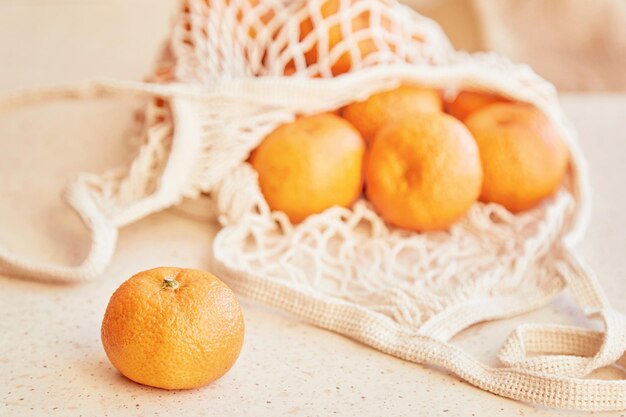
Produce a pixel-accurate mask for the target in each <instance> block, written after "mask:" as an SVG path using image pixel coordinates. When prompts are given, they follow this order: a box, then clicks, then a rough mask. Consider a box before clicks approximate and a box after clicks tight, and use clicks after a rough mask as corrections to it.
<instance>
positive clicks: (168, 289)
mask: <svg viewBox="0 0 626 417" xmlns="http://www.w3.org/2000/svg"><path fill="white" fill-rule="evenodd" d="M243 336H244V322H243V315H242V313H241V309H240V308H239V303H238V301H237V298H236V297H235V294H234V293H233V292H232V291H231V289H230V288H228V287H227V286H226V284H224V283H223V282H222V281H220V280H219V279H218V278H217V277H215V276H214V275H213V274H211V273H209V272H205V271H199V270H194V269H181V268H169V267H161V268H155V269H150V270H148V271H144V272H140V273H138V274H136V275H134V276H133V277H131V278H130V279H129V280H127V281H126V282H124V283H123V284H122V285H121V286H120V287H119V288H118V289H117V290H116V291H115V293H114V294H113V296H112V297H111V300H110V301H109V304H108V306H107V309H106V313H105V315H104V319H103V321H102V345H103V346H104V350H105V352H106V354H107V356H108V358H109V360H110V361H111V363H112V364H113V366H115V368H117V369H118V370H119V371H120V372H121V373H122V374H123V375H124V376H126V377H127V378H129V379H131V380H133V381H135V382H138V383H140V384H144V385H149V386H153V387H158V388H164V389H188V388H197V387H201V386H203V385H206V384H209V383H210V382H212V381H214V380H216V379H218V378H220V377H221V376H222V375H224V374H225V373H226V372H227V371H228V370H229V369H230V368H231V367H232V366H233V364H234V363H235V361H236V360H237V357H238V356H239V352H240V351H241V347H242V345H243Z"/></svg>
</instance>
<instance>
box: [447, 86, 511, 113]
mask: <svg viewBox="0 0 626 417" xmlns="http://www.w3.org/2000/svg"><path fill="white" fill-rule="evenodd" d="M503 102H508V100H507V99H505V98H504V97H502V96H500V95H498V94H494V93H486V92H480V91H466V90H464V91H461V92H459V94H457V96H456V97H455V98H454V100H452V101H451V102H449V103H447V104H446V111H447V112H448V113H450V114H451V115H452V116H454V117H456V118H457V119H459V120H461V121H463V120H465V118H466V117H468V116H469V115H470V114H472V113H474V112H475V111H477V110H480V109H482V108H483V107H485V106H488V105H490V104H493V103H503Z"/></svg>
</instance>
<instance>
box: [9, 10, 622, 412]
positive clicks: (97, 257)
mask: <svg viewBox="0 0 626 417" xmlns="http://www.w3.org/2000/svg"><path fill="white" fill-rule="evenodd" d="M321 3H327V2H323V1H321V0H313V1H304V0H298V1H286V0H285V1H280V0H241V1H234V0H233V1H226V0H214V1H211V2H209V4H207V2H204V1H200V0H190V1H189V2H187V3H185V4H183V8H182V10H181V13H180V15H179V16H178V19H177V21H176V22H175V25H174V29H173V32H172V36H171V39H170V41H169V42H168V44H167V47H166V50H165V53H164V55H163V57H162V59H161V60H160V61H159V65H158V68H157V70H156V71H155V75H154V76H153V78H152V81H153V82H150V83H131V82H96V83H91V84H87V85H79V86H74V87H72V88H69V87H59V88H51V89H44V90H36V91H27V92H18V93H15V94H13V95H11V96H7V97H4V98H3V99H2V100H1V101H0V111H2V110H4V111H6V110H10V109H12V108H15V107H17V106H24V105H29V104H33V103H37V102H41V101H43V100H50V99H78V98H80V99H83V98H86V97H102V96H108V95H112V94H115V95H118V94H144V95H150V96H155V99H153V100H152V101H151V104H150V105H149V106H148V107H147V108H146V110H145V120H144V124H143V129H142V131H141V138H142V143H143V144H142V146H141V148H140V149H139V150H138V153H137V156H136V158H135V160H134V161H133V163H132V164H131V165H130V166H129V167H125V168H121V169H115V170H111V171H109V172H107V173H105V174H103V175H91V174H85V175H81V176H80V177H79V178H78V179H77V180H76V181H75V182H73V183H72V184H71V185H70V186H69V187H68V193H67V195H66V197H67V200H68V203H69V204H70V205H71V206H72V207H73V208H74V209H75V210H76V211H77V212H78V214H79V215H80V216H81V217H82V219H83V220H84V222H85V224H86V225H87V227H89V228H90V229H91V231H92V235H93V245H92V248H91V251H90V253H89V255H88V257H87V259H86V260H85V261H84V262H83V264H81V265H80V266H75V267H68V266H59V265H48V264H38V263H35V262H32V261H31V260H27V259H21V258H18V257H16V256H14V255H13V254H11V253H9V252H7V251H6V250H3V249H0V266H1V267H2V269H3V270H4V271H5V272H6V273H10V274H14V275H19V276H23V277H27V278H31V279H39V280H43V281H67V282H79V281H86V280H90V279H94V278H96V277H98V276H99V274H100V273H101V272H102V270H103V269H104V268H105V267H106V265H107V264H108V263H109V261H110V258H111V256H112V253H113V251H114V248H115V241H116V236H117V229H118V228H120V227H122V226H124V225H126V224H128V223H131V222H133V221H135V220H137V219H139V218H141V217H144V216H146V215H148V214H150V213H153V212H155V211H158V210H161V209H163V208H166V207H170V206H173V205H176V204H178V203H180V202H181V200H182V199H183V198H184V197H189V198H198V197H199V196H200V195H201V193H208V194H210V196H211V201H212V202H213V203H214V204H215V207H216V212H217V216H218V220H219V222H220V223H221V225H222V226H223V227H222V229H221V230H220V232H219V233H218V235H217V236H216V238H215V241H214V260H215V265H214V269H215V272H216V273H218V274H219V275H220V276H222V277H224V278H225V279H226V280H227V282H228V283H229V284H230V285H231V286H232V287H233V288H234V289H235V290H236V291H237V292H238V293H239V294H242V295H246V296H250V297H252V298H255V299H257V300H260V301H262V302H265V303H267V304H269V305H272V306H275V307H279V308H281V309H284V310H287V311H290V312H292V313H294V314H296V315H298V316H300V317H302V318H305V319H307V320H309V321H310V322H312V323H314V324H316V325H318V326H321V327H324V328H327V329H331V330H334V331H336V332H339V333H342V334H345V335H347V336H349V337H352V338H354V339H357V340H359V341H362V342H363V343H366V344H368V345H370V346H372V347H374V348H376V349H379V350H381V351H383V352H386V353H389V354H391V355H394V356H397V357H400V358H403V359H406V360H410V361H415V362H420V363H428V364H433V365H437V366H442V367H444V368H446V369H449V370H451V371H453V372H455V373H456V374H458V375H459V376H460V377H462V378H464V379H466V380H467V381H469V382H470V383H472V384H474V385H476V386H478V387H480V388H482V389H485V390H488V391H491V392H493V393H496V394H498V395H502V396H505V397H509V398H514V399H518V400H522V401H529V402H534V403H538V404H544V405H548V406H553V407H562V408H571V409H580V410H622V409H626V382H625V381H623V380H619V381H614V380H611V381H604V380H589V379H583V377H584V376H585V375H588V374H589V373H590V372H591V371H593V370H595V369H597V368H600V367H603V366H607V365H610V364H613V363H616V362H617V363H618V364H622V365H623V364H625V363H626V360H625V359H624V358H623V357H622V354H623V353H624V349H625V348H626V321H625V320H624V316H623V315H621V314H620V313H618V312H616V311H615V310H613V309H612V307H611V306H610V305H609V304H608V302H607V300H606V298H605V296H604V295H603V293H602V291H601V289H600V288H599V287H598V285H597V282H596V280H595V279H594V277H593V275H592V273H591V272H590V271H589V270H588V269H586V268H585V267H584V266H583V265H582V264H581V263H580V261H579V260H578V258H577V257H576V255H575V254H574V252H573V250H572V245H573V244H575V242H576V241H577V240H578V239H579V238H580V237H581V236H582V234H583V231H584V228H585V224H586V220H587V217H588V206H589V204H588V192H587V191H588V185H587V173H586V171H585V166H584V161H583V159H582V156H581V154H580V150H579V148H578V146H577V144H576V137H575V133H574V132H573V131H572V129H571V128H570V126H569V125H568V123H567V121H566V120H565V119H564V117H563V114H562V111H561V109H560V107H559V105H558V102H557V99H556V95H555V91H554V89H553V88H552V86H551V85H549V84H548V83H546V82H545V81H543V80H542V79H540V78H539V77H538V76H536V75H535V74H534V73H533V72H532V71H531V70H530V69H529V68H527V67H524V66H516V65H513V64H511V63H510V62H508V61H507V60H505V59H504V58H502V57H499V56H496V55H492V54H483V55H467V54H464V53H460V52H456V51H453V50H452V48H451V47H450V45H449V43H448V41H447V39H446V38H445V36H444V35H443V33H442V32H441V30H440V29H439V27H438V26H437V25H436V24H435V23H433V22H432V21H430V20H427V19H425V18H423V17H421V16H419V15H417V14H415V13H414V12H412V11H410V10H409V9H407V8H406V7H404V6H401V5H399V4H397V3H395V2H393V1H391V0H386V1H366V0H361V1H354V0H353V1H348V0H341V1H339V2H338V3H337V4H340V8H339V12H338V13H335V14H332V15H330V16H324V15H323V14H322V13H320V10H322V9H321V7H320V6H321ZM325 7H328V6H325ZM359 16H366V17H367V19H368V20H369V23H370V24H369V26H368V27H366V28H364V29H357V28H356V25H355V26H354V27H352V29H351V25H352V24H353V22H355V21H357V20H358V19H357V18H358V17H359ZM307 19H310V20H309V22H314V23H312V24H311V26H312V27H313V30H312V31H311V32H310V33H309V34H308V36H302V34H301V30H300V29H302V28H303V27H305V26H306V25H304V26H303V25H302V22H307ZM335 25H339V26H340V27H341V32H339V33H342V35H341V39H340V41H339V42H338V43H337V44H336V45H334V46H333V47H332V48H330V50H329V48H328V44H329V42H328V41H327V39H328V33H329V31H328V29H329V27H330V28H332V27H333V26H335ZM368 42H371V43H369V44H368ZM363 45H376V47H375V48H371V49H370V50H369V51H367V48H365V50H366V51H365V52H363V50H364V49H362V48H363ZM311 48H316V57H315V59H314V60H313V61H314V62H311V61H312V60H311V53H310V52H307V51H310V50H311ZM346 57H349V60H348V62H349V63H350V64H351V69H350V72H349V73H346V74H343V75H341V76H338V77H334V78H333V77H331V75H332V72H333V68H335V70H336V68H337V63H338V62H340V61H341V60H344V61H343V62H344V63H345V62H346V61H345V60H346ZM307 61H309V62H308V63H307ZM285 72H287V73H290V74H291V75H292V76H290V77H285V76H283V74H284V73H285ZM166 81H167V82H166ZM402 83H415V84H419V85H427V86H432V87H436V88H441V89H444V90H445V91H446V92H447V93H448V94H454V92H455V91H457V90H458V89H476V90H485V91H492V92H497V93H499V94H502V95H504V96H507V97H510V98H512V99H515V100H520V101H524V102H529V103H532V104H534V105H535V106H537V107H538V108H539V109H541V110H542V111H544V112H545V113H546V114H547V115H548V116H549V117H550V118H551V119H552V120H553V122H554V123H555V125H556V126H557V128H558V129H559V130H560V132H561V134H562V135H563V137H564V138H566V139H567V140H568V143H569V146H570V149H571V152H572V166H571V170H570V174H569V178H568V180H567V182H566V184H565V185H564V186H563V187H562V189H561V190H559V191H558V192H557V193H556V194H555V195H554V196H553V197H552V198H550V199H549V200H548V201H546V202H545V203H544V204H542V205H541V206H539V207H537V208H535V209H533V210H531V211H528V212H525V213H523V214H518V215H513V214H511V213H509V212H507V211H506V210H505V209H504V208H502V207H500V206H498V205H493V204H491V205H489V204H488V205H486V204H480V203H477V204H475V205H474V206H473V208H472V209H471V210H470V212H469V213H468V215H467V216H466V217H465V218H464V219H463V220H461V221H460V222H459V223H458V224H456V225H454V226H453V227H452V228H451V229H450V230H449V231H446V232H430V233H421V234H418V233H412V232H408V231H403V230H398V229H395V228H392V227H389V226H388V225H386V224H385V223H384V222H383V221H382V220H381V219H380V218H379V217H378V216H377V215H376V213H375V212H374V211H373V210H372V208H371V207H370V206H369V204H368V203H367V202H366V201H358V202H357V203H356V204H355V205H354V207H353V208H352V209H345V208H338V207H335V208H331V209H329V210H326V211H325V212H323V213H321V214H319V215H315V216H311V217H309V218H308V219H307V220H305V221H304V222H303V223H301V224H298V225H292V224H291V223H290V222H289V220H288V219H287V218H286V216H285V215H284V214H283V213H279V212H271V211H270V210H269V208H268V206H267V204H266V203H265V201H264V199H263V197H262V195H261V193H260V190H259V187H258V183H257V180H256V175H255V172H254V170H252V169H251V167H250V166H249V165H248V164H247V163H246V162H245V161H246V159H247V156H248V155H249V153H250V151H251V150H252V149H254V148H255V147H256V146H257V145H258V143H259V142H260V141H261V140H262V139H263V137H264V136H265V135H266V134H267V133H269V132H270V131H272V130H273V129H274V128H275V127H277V126H278V125H280V124H281V123H285V122H288V121H290V120H293V118H294V117H295V115H296V114H314V113H319V112H323V111H328V110H332V109H336V108H338V107H341V106H343V105H345V104H347V103H350V102H353V101H355V100H361V99H364V98H366V97H368V96H369V95H371V94H372V93H374V92H378V91H382V90H386V89H390V88H393V87H395V86H397V85H399V84H402ZM566 286H567V287H569V288H570V289H571V291H572V293H573V294H574V296H575V298H576V301H577V302H578V304H579V305H580V306H581V308H583V309H584V311H585V313H586V314H588V315H589V316H591V317H595V318H598V319H600V320H602V321H603V322H604V324H605V329H604V331H603V332H597V331H592V330H586V329H579V328H573V327H567V326H538V325H526V326H522V327H520V328H519V329H517V330H516V331H515V332H514V333H513V334H512V335H511V336H510V337H509V339H508V340H507V341H506V343H505V345H504V346H503V348H502V350H501V352H500V361H501V366H500V367H490V366H487V365H484V364H482V363H480V362H478V361H477V360H476V359H474V358H473V357H471V356H470V355H468V354H467V353H465V352H463V351H462V350H460V349H459V348H457V347H455V346H453V345H452V344H450V343H449V341H450V339H451V338H452V337H453V336H454V335H456V334H457V333H458V332H460V331H461V330H463V329H464V328H466V327H468V326H470V325H472V324H474V323H477V322H482V321H486V320H493V319H498V318H503V317H509V316H511V315H514V314H518V313H521V312H524V311H527V310H530V309H533V308H536V307H538V306H540V305H543V304H545V303H547V302H548V301H550V300H551V299H552V298H553V297H554V296H555V295H556V294H557V293H559V292H560V291H561V290H562V289H564V288H565V287H566Z"/></svg>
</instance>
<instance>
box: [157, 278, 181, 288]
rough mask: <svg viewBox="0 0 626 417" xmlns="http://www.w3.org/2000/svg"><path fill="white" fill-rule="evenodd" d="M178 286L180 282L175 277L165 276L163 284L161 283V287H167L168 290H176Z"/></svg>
mask: <svg viewBox="0 0 626 417" xmlns="http://www.w3.org/2000/svg"><path fill="white" fill-rule="evenodd" d="M178 287H180V284H179V283H178V281H176V279H175V278H173V277H165V278H163V285H161V288H166V289H168V290H175V289H177V288H178Z"/></svg>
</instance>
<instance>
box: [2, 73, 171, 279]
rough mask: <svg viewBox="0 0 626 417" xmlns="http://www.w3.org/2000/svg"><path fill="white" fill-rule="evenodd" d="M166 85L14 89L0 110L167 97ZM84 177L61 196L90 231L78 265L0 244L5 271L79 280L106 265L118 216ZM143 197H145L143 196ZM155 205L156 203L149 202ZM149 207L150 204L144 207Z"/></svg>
mask: <svg viewBox="0 0 626 417" xmlns="http://www.w3.org/2000/svg"><path fill="white" fill-rule="evenodd" d="M173 91H175V88H171V87H169V86H164V85H157V84H149V83H141V82H119V81H91V82H87V83H77V84H68V85H60V86H53V87H47V88H37V89H29V90H22V91H17V92H14V93H9V94H7V95H4V96H0V113H2V112H8V111H11V110H15V109H18V108H20V107H27V106H33V105H37V104H41V103H45V102H49V101H55V100H85V99H101V98H106V97H113V96H121V95H126V96H136V95H144V94H148V95H155V96H163V97H170V96H172V94H173ZM92 191H93V190H91V189H90V185H89V181H88V178H87V177H82V176H81V177H79V178H78V179H76V180H74V181H73V182H71V183H70V184H69V185H68V187H67V188H66V190H65V192H64V198H65V200H66V202H67V203H68V204H69V205H70V207H71V208H72V209H73V210H74V211H75V212H76V213H77V214H78V215H79V217H80V218H81V220H82V222H83V223H84V225H85V226H86V227H87V229H89V231H90V233H91V247H90V250H89V253H88V254H87V256H86V257H85V259H84V260H83V261H82V262H81V263H80V264H79V265H77V266H65V265H58V264H54V263H47V262H35V261H33V260H30V259H27V258H25V257H22V256H18V255H16V254H14V253H12V252H11V251H9V250H7V249H6V248H4V247H0V270H2V271H3V272H4V273H7V274H11V275H15V276H20V277H24V278H28V279H34V280H39V281H47V282H82V281H89V280H92V279H94V278H96V277H97V276H98V275H100V274H101V273H102V271H103V270H104V269H105V268H106V267H107V266H108V264H109V262H110V260H111V258H112V256H113V253H114V250H115V245H116V241H117V234H118V233H117V227H118V226H119V225H120V221H118V219H115V218H112V216H110V215H107V213H106V212H105V210H104V209H103V208H102V207H101V206H100V205H99V204H98V203H97V201H96V198H95V196H94V194H93V192H92ZM144 200H146V199H144ZM150 205H151V206H154V205H155V204H150ZM147 210H148V211H149V210H150V207H147Z"/></svg>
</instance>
